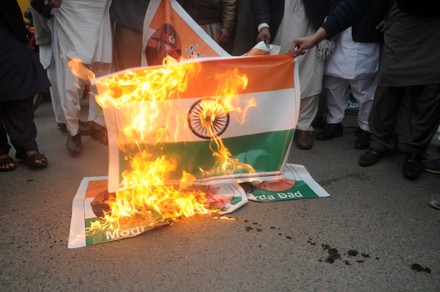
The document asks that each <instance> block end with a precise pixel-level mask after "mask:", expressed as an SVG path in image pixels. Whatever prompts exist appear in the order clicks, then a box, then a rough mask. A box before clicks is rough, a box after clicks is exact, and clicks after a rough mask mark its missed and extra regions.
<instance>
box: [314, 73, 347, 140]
mask: <svg viewBox="0 0 440 292" xmlns="http://www.w3.org/2000/svg"><path fill="white" fill-rule="evenodd" d="M324 87H325V97H326V101H327V110H328V112H327V125H325V126H324V128H323V129H322V131H321V133H319V135H318V136H317V137H316V139H318V140H324V141H325V140H331V139H333V138H335V137H341V136H342V135H343V131H344V128H343V126H342V123H341V122H342V120H343V119H344V115H345V109H346V108H347V103H348V82H347V80H345V79H342V78H336V77H331V76H326V77H325V78H324Z"/></svg>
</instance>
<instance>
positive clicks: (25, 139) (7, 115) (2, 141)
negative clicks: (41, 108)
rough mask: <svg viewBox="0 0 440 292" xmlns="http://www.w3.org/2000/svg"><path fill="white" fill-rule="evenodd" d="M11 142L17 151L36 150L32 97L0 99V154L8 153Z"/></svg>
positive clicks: (35, 128)
mask: <svg viewBox="0 0 440 292" xmlns="http://www.w3.org/2000/svg"><path fill="white" fill-rule="evenodd" d="M8 136H9V140H10V141H11V144H12V145H13V146H14V148H15V150H16V151H17V152H24V151H28V150H38V145H37V142H36V140H35V139H36V138H37V127H36V126H35V123H34V110H33V98H32V97H30V98H26V99H21V100H9V101H0V154H8V153H9V150H10V149H11V146H10V145H9V143H8Z"/></svg>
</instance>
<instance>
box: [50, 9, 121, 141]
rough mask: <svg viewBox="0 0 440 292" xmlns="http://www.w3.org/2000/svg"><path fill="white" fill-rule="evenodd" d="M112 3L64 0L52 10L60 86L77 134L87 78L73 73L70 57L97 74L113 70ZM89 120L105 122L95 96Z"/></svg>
mask: <svg viewBox="0 0 440 292" xmlns="http://www.w3.org/2000/svg"><path fill="white" fill-rule="evenodd" d="M110 4H111V0H94V1H90V0H64V1H63V4H62V5H61V6H60V8H55V9H52V14H53V17H52V19H51V28H52V46H53V53H54V58H55V65H56V71H57V85H58V86H57V87H58V88H59V96H60V100H61V105H62V108H63V112H64V115H65V118H66V125H67V130H68V131H69V134H70V135H71V136H75V135H76V134H77V133H78V126H79V124H78V121H79V118H80V112H81V106H80V102H81V98H82V96H83V89H84V85H85V81H84V80H81V79H79V78H78V77H76V76H74V75H73V74H72V73H71V71H70V69H69V67H68V62H69V61H70V60H71V59H79V60H80V61H81V62H82V63H83V64H86V65H87V66H88V67H89V68H90V69H92V71H93V72H94V73H95V75H96V76H97V77H98V76H101V75H104V74H107V73H110V69H111V62H112V32H111V24H110V15H109V7H110ZM78 86H79V87H80V88H81V90H79V89H78ZM88 120H89V121H94V122H96V123H98V124H100V125H101V126H104V125H105V121H104V115H103V112H102V109H101V108H100V106H99V105H98V104H97V103H96V101H95V99H94V98H93V97H92V98H90V101H89V116H88Z"/></svg>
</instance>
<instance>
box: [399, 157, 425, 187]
mask: <svg viewBox="0 0 440 292" xmlns="http://www.w3.org/2000/svg"><path fill="white" fill-rule="evenodd" d="M422 170H423V164H422V155H418V154H414V153H409V154H408V156H407V157H406V160H405V163H404V164H403V176H404V177H406V178H407V179H410V180H415V179H418V178H419V176H420V174H421V173H422Z"/></svg>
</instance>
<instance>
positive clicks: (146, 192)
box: [70, 58, 256, 231]
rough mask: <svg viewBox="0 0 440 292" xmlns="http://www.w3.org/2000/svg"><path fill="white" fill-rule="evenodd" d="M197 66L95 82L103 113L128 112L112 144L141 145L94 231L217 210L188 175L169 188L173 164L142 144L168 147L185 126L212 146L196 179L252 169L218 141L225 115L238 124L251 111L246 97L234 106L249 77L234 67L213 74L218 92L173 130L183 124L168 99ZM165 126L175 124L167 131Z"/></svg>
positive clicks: (167, 64) (77, 68) (81, 71)
mask: <svg viewBox="0 0 440 292" xmlns="http://www.w3.org/2000/svg"><path fill="white" fill-rule="evenodd" d="M70 65H71V68H72V71H73V72H77V73H76V74H77V75H78V76H80V77H81V78H88V79H90V78H93V77H91V75H90V72H89V71H88V70H87V69H86V68H83V67H82V66H81V63H80V62H78V61H74V62H71V64H70ZM200 66H202V65H201V63H200V62H196V61H194V62H184V63H178V62H177V61H176V60H174V59H172V58H166V59H165V60H164V63H163V66H158V67H153V68H148V69H147V70H143V69H141V68H139V69H133V70H127V71H124V72H119V73H118V74H115V75H112V76H110V77H108V78H106V79H100V80H98V81H97V83H96V85H97V86H98V87H102V88H105V89H106V90H100V92H99V94H98V95H97V96H96V100H97V101H98V103H99V104H100V105H101V106H102V107H103V108H105V107H114V108H116V109H124V110H128V111H129V112H130V119H129V122H128V123H126V125H127V126H126V127H125V128H124V129H119V130H120V131H122V132H123V135H121V137H119V136H118V147H125V146H124V145H133V144H135V145H140V144H142V145H144V146H143V147H142V148H141V147H139V151H135V153H136V154H134V156H133V157H127V158H126V159H127V160H129V161H130V163H131V165H130V170H127V171H125V172H124V173H123V175H122V177H123V178H122V186H121V188H120V189H119V190H118V191H116V193H115V195H114V196H112V197H111V199H110V200H109V201H108V205H109V207H110V208H109V210H110V211H108V212H104V217H103V219H104V220H103V221H97V222H95V223H94V224H92V227H91V230H92V231H93V229H101V228H107V227H110V228H120V227H122V226H126V225H128V224H131V223H133V222H134V221H135V222H153V221H154V222H156V223H157V222H159V223H164V222H172V221H174V220H177V219H178V218H181V217H189V216H193V215H196V214H213V213H216V212H218V209H216V207H213V205H212V204H210V202H209V200H208V188H207V187H200V186H195V185H194V181H195V176H194V175H193V174H191V173H187V172H183V173H182V174H181V178H180V181H179V183H178V184H171V183H170V181H169V179H168V178H169V176H170V173H171V172H175V171H176V169H177V163H176V162H175V161H173V159H172V158H170V157H166V156H164V155H160V156H157V155H154V154H153V153H151V152H149V151H148V147H145V145H148V144H150V145H154V144H157V143H172V142H173V141H175V139H176V136H177V135H178V132H179V131H189V129H188V127H191V124H193V125H196V127H198V128H199V129H198V130H199V132H200V133H201V135H204V136H206V137H209V139H210V149H211V151H212V155H213V157H215V159H216V165H215V166H214V167H213V168H210V169H199V171H200V172H201V173H202V174H204V175H213V174H219V175H221V174H231V173H234V172H235V171H237V170H241V171H244V172H253V169H252V167H251V166H250V165H247V164H244V163H241V162H240V161H239V160H238V159H236V158H234V157H233V156H232V155H231V153H230V152H229V150H228V149H227V147H226V146H225V145H224V144H223V141H222V139H221V138H220V134H221V127H220V125H221V124H222V123H223V122H224V120H225V117H226V116H227V115H228V114H229V113H231V112H235V113H239V116H240V117H241V120H240V121H239V122H240V123H243V122H244V121H245V117H246V113H247V111H248V109H249V108H251V107H255V106H256V104H255V100H254V99H250V101H249V102H248V104H247V105H246V106H244V107H243V105H241V106H239V102H238V91H239V90H240V89H242V88H245V87H246V86H247V82H248V80H247V77H246V76H244V75H241V74H240V73H239V72H238V70H231V71H230V72H224V74H222V75H219V76H216V80H215V83H216V84H217V85H218V87H217V93H216V94H215V96H211V97H209V98H206V99H203V100H201V102H200V104H197V108H196V109H194V110H195V112H196V113H197V115H196V116H194V117H191V119H195V120H192V123H187V124H185V125H182V124H179V125H175V124H176V121H177V120H181V119H177V118H176V116H175V112H173V110H172V109H173V107H172V102H173V100H176V99H179V95H180V94H181V93H182V92H185V90H186V89H187V85H188V82H189V80H191V78H193V76H195V75H197V74H199V72H200V68H201V67H200ZM234 116H236V115H234ZM188 119H190V118H188ZM171 122H173V127H170V124H171ZM188 125H189V126H188ZM171 128H172V129H173V131H174V132H171ZM129 153H133V151H131V152H129ZM215 205H216V204H214V206H215ZM153 219H154V220H153Z"/></svg>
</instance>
